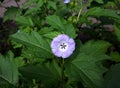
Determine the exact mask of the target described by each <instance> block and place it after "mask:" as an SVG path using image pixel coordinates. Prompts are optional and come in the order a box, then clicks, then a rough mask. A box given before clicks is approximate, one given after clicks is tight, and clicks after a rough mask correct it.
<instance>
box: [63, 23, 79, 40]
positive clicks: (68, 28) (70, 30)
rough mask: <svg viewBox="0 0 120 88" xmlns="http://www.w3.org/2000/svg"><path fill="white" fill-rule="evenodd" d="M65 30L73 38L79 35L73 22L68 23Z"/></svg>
mask: <svg viewBox="0 0 120 88" xmlns="http://www.w3.org/2000/svg"><path fill="white" fill-rule="evenodd" d="M64 32H65V34H67V35H69V36H70V37H72V38H75V37H76V36H77V35H76V33H75V28H74V27H73V25H72V24H66V25H65V30H64Z"/></svg>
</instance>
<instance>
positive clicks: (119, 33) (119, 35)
mask: <svg viewBox="0 0 120 88" xmlns="http://www.w3.org/2000/svg"><path fill="white" fill-rule="evenodd" d="M114 29H115V32H114V33H115V35H116V36H117V39H118V41H120V26H119V25H117V24H116V25H114Z"/></svg>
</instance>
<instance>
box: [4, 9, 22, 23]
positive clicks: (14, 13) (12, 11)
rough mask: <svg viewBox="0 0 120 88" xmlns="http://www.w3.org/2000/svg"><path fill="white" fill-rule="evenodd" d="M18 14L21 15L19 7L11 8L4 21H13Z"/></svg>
mask: <svg viewBox="0 0 120 88" xmlns="http://www.w3.org/2000/svg"><path fill="white" fill-rule="evenodd" d="M18 14H20V9H18V8H17V7H9V8H7V11H6V12H5V14H4V18H3V19H4V21H7V20H13V19H15V17H16V16H17V15H18Z"/></svg>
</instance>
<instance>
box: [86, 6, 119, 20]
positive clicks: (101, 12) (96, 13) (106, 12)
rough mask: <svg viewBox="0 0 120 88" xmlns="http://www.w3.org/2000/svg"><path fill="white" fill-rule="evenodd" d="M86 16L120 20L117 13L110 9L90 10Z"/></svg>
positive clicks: (95, 8)
mask: <svg viewBox="0 0 120 88" xmlns="http://www.w3.org/2000/svg"><path fill="white" fill-rule="evenodd" d="M85 16H95V17H100V16H107V17H111V18H114V19H118V20H120V16H119V15H117V11H115V10H110V9H103V8H100V7H94V8H91V9H89V11H88V12H87V13H85Z"/></svg>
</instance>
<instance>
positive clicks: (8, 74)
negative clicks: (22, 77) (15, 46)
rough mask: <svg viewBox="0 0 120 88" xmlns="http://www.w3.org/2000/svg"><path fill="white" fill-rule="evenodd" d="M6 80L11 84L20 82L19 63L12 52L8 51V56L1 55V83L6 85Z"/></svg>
mask: <svg viewBox="0 0 120 88" xmlns="http://www.w3.org/2000/svg"><path fill="white" fill-rule="evenodd" d="M1 80H2V81H1ZM3 80H4V81H3ZM6 82H7V84H8V83H9V84H11V85H15V84H16V83H17V82H18V64H17V63H16V61H15V60H14V56H13V53H12V52H8V54H7V55H6V56H2V55H0V85H5V84H6ZM7 84H6V85H7Z"/></svg>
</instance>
